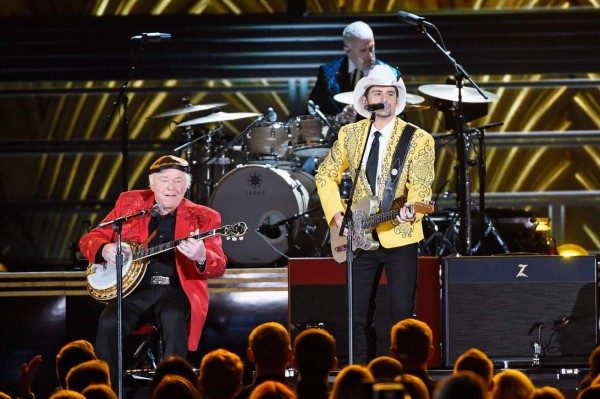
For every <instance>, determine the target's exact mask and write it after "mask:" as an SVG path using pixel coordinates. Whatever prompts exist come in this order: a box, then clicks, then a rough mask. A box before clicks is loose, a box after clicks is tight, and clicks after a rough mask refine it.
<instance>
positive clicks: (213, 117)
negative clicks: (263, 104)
mask: <svg viewBox="0 0 600 399" xmlns="http://www.w3.org/2000/svg"><path fill="white" fill-rule="evenodd" d="M261 115H262V114H257V113H256V112H215V113H214V114H210V115H207V116H203V117H202V118H196V119H191V120H189V121H185V122H181V123H179V124H178V125H177V126H180V127H184V126H190V125H200V124H202V123H212V122H223V121H232V120H234V119H242V118H250V117H255V116H261Z"/></svg>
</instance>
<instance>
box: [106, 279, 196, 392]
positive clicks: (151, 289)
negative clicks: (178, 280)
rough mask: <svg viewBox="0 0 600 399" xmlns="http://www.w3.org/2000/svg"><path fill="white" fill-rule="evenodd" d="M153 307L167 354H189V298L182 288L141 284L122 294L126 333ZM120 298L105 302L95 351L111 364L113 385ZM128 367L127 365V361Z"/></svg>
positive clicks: (135, 326) (183, 355)
mask: <svg viewBox="0 0 600 399" xmlns="http://www.w3.org/2000/svg"><path fill="white" fill-rule="evenodd" d="M152 306H153V307H154V309H153V313H154V318H155V320H156V322H157V323H158V327H159V329H160V333H161V334H162V338H163V341H164V346H165V347H164V356H165V357H168V356H172V355H179V356H182V357H183V358H185V357H186V356H187V340H188V334H187V320H188V317H189V314H190V302H189V300H188V298H187V296H186V295H185V292H183V290H182V289H181V288H173V287H171V286H169V285H155V286H139V287H138V288H137V289H136V290H135V291H134V292H133V293H131V294H130V295H129V296H127V297H126V298H123V303H122V307H121V314H122V328H123V337H124V336H125V335H126V334H128V333H129V332H131V331H133V330H134V329H136V328H137V327H138V321H139V318H140V316H141V315H142V313H144V312H145V311H147V310H148V309H150V307H152ZM117 349H118V348H117V302H116V301H112V302H110V303H109V304H107V305H106V308H104V311H103V312H102V314H101V315H100V319H99V320H98V332H97V334H96V355H97V356H98V357H99V358H100V359H102V360H105V361H106V362H107V363H108V365H109V367H110V378H111V383H112V385H113V389H114V390H116V389H117V384H118V381H117V378H118V377H119V374H118V350H117ZM124 367H125V365H124Z"/></svg>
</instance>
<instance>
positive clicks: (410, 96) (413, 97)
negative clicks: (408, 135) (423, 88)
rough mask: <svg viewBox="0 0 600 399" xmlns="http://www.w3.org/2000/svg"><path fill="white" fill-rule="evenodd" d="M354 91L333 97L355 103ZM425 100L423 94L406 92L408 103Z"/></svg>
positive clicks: (339, 100) (417, 102)
mask: <svg viewBox="0 0 600 399" xmlns="http://www.w3.org/2000/svg"><path fill="white" fill-rule="evenodd" d="M353 97H354V92H352V91H347V92H344V93H339V94H336V95H335V96H333V99H334V100H335V101H337V102H339V103H342V104H353V103H354V99H353ZM423 101H425V98H423V97H421V96H417V95H416V94H410V93H406V104H411V105H415V104H420V103H422V102H423Z"/></svg>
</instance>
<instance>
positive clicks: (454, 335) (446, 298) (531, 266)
mask: <svg viewBox="0 0 600 399" xmlns="http://www.w3.org/2000/svg"><path fill="white" fill-rule="evenodd" d="M442 276H443V323H442V325H443V328H442V329H443V363H444V365H445V366H447V367H450V366H452V365H453V364H454V362H455V361H456V359H457V357H458V356H459V355H460V354H461V353H463V352H465V351H466V350H468V349H470V348H478V349H481V350H482V351H484V352H485V353H486V354H487V355H488V356H489V357H490V358H491V359H492V361H495V362H509V363H515V364H518V363H524V364H529V365H532V364H533V360H534V346H533V343H534V342H535V341H536V340H537V339H538V334H540V333H541V343H542V347H543V352H542V356H541V359H540V360H541V364H542V365H543V364H554V363H556V364H572V363H575V364H578V363H583V364H587V358H588V356H589V354H590V353H591V351H592V350H593V349H594V347H595V346H596V342H597V326H598V318H597V309H596V304H597V302H596V300H597V290H596V287H597V277H596V276H597V264H596V259H595V257H593V256H581V257H561V256H498V257H494V256H492V257H457V258H445V259H444V261H443V267H442Z"/></svg>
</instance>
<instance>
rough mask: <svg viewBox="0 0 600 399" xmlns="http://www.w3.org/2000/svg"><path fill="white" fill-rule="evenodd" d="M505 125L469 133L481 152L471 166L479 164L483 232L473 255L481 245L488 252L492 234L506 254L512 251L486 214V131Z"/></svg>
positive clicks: (480, 224) (481, 228) (480, 223)
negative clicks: (474, 138)
mask: <svg viewBox="0 0 600 399" xmlns="http://www.w3.org/2000/svg"><path fill="white" fill-rule="evenodd" d="M503 124H504V122H494V123H489V124H487V125H484V126H479V127H474V128H471V129H469V132H470V133H471V134H473V135H474V136H476V137H477V138H478V139H479V151H477V159H476V160H475V161H470V162H469V164H471V163H472V162H475V163H477V165H478V167H479V208H478V209H479V229H480V232H481V240H480V241H479V243H477V244H476V246H475V247H473V249H472V252H471V254H474V253H475V252H477V250H478V249H479V245H480V244H481V250H482V252H483V253H485V252H486V246H485V237H487V235H488V234H490V233H492V234H493V235H494V237H495V238H496V240H497V241H498V243H499V244H500V246H502V249H503V250H504V252H506V253H508V252H510V250H509V249H508V246H507V245H506V243H504V241H503V240H502V238H501V237H500V235H499V234H498V232H497V231H496V228H495V227H494V225H493V224H492V221H491V220H490V218H489V217H488V216H487V213H486V212H485V185H486V160H485V130H486V129H489V128H492V127H497V126H502V125H503Z"/></svg>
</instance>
